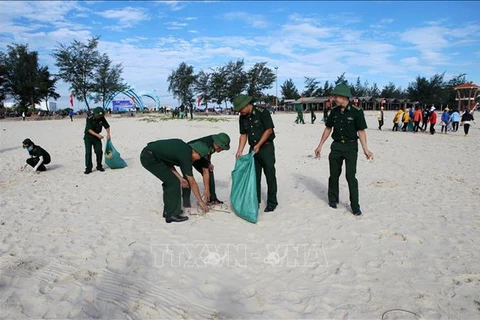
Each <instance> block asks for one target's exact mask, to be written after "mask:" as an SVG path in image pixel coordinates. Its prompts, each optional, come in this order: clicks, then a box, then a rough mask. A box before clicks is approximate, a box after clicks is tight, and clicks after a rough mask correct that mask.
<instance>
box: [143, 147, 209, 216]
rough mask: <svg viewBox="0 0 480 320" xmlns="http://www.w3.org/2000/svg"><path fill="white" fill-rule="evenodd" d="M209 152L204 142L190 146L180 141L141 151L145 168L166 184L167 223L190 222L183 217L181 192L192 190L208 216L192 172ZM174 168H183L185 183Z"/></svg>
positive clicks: (165, 213) (164, 192) (164, 189)
mask: <svg viewBox="0 0 480 320" xmlns="http://www.w3.org/2000/svg"><path fill="white" fill-rule="evenodd" d="M208 152H209V149H208V146H207V145H206V144H205V143H203V142H201V141H197V142H194V143H191V144H187V143H186V142H184V141H183V140H180V139H166V140H157V141H152V142H149V143H148V144H147V146H146V147H145V148H144V149H143V150H142V152H141V154H140V162H141V163H142V166H143V167H144V168H145V169H147V170H148V171H150V172H151V173H152V174H153V175H154V176H155V177H157V178H158V179H160V180H161V181H162V182H163V183H162V188H163V203H164V210H163V217H164V218H165V221H166V222H167V223H171V222H182V221H186V220H188V217H185V216H181V215H180V214H181V213H182V210H181V200H182V192H181V188H188V187H190V189H192V191H193V194H194V195H195V197H196V198H197V201H198V204H199V205H200V207H201V208H202V209H203V211H204V212H208V207H207V204H206V203H205V202H204V201H203V199H202V196H201V195H200V190H199V189H198V185H197V182H196V181H195V178H194V177H193V170H192V166H193V162H194V161H197V160H200V158H202V157H204V156H206V155H208ZM175 166H178V167H180V170H181V171H182V174H183V176H185V177H186V179H185V178H183V177H182V176H181V175H180V174H179V173H178V172H177V170H176V169H175Z"/></svg>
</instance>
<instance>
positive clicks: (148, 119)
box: [139, 117, 230, 123]
mask: <svg viewBox="0 0 480 320" xmlns="http://www.w3.org/2000/svg"><path fill="white" fill-rule="evenodd" d="M172 120H178V121H182V120H183V119H178V118H172V117H145V118H142V119H139V121H145V122H148V123H150V122H160V121H172ZM188 121H197V122H200V121H207V122H213V123H216V122H228V121H230V119H229V118H223V117H195V118H193V119H188Z"/></svg>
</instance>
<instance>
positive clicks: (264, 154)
mask: <svg viewBox="0 0 480 320" xmlns="http://www.w3.org/2000/svg"><path fill="white" fill-rule="evenodd" d="M252 149H253V148H250V151H252ZM254 159H255V172H256V174H257V198H258V203H260V202H261V196H260V195H261V185H262V170H263V171H264V172H265V178H267V206H271V207H273V208H276V207H277V205H278V201H277V177H276V173H275V146H274V144H273V142H266V143H265V144H264V145H263V146H262V148H260V151H258V152H257V153H256V154H255V156H254Z"/></svg>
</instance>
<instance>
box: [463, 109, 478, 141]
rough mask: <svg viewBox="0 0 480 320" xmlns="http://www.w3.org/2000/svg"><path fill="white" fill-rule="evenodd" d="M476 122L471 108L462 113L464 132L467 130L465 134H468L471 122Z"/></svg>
mask: <svg viewBox="0 0 480 320" xmlns="http://www.w3.org/2000/svg"><path fill="white" fill-rule="evenodd" d="M472 121H473V123H475V119H473V114H471V113H470V110H469V109H467V110H465V113H464V114H463V115H462V125H463V132H465V136H467V135H468V130H469V129H470V125H471V123H472Z"/></svg>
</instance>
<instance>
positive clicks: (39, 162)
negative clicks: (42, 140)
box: [20, 139, 51, 173]
mask: <svg viewBox="0 0 480 320" xmlns="http://www.w3.org/2000/svg"><path fill="white" fill-rule="evenodd" d="M23 148H24V149H27V151H28V154H29V155H30V158H28V159H27V161H25V162H26V164H25V165H23V166H22V167H20V170H21V171H23V170H25V168H26V167H27V165H30V166H31V167H33V172H37V173H39V172H40V171H47V168H46V167H45V165H46V164H49V163H50V161H51V158H50V154H49V153H48V152H47V151H46V150H45V149H43V148H42V147H40V146H37V145H36V144H35V143H33V141H32V140H30V139H25V140H23Z"/></svg>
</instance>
